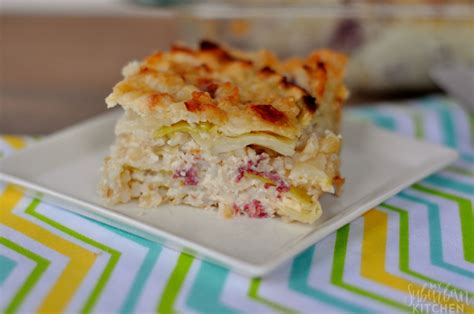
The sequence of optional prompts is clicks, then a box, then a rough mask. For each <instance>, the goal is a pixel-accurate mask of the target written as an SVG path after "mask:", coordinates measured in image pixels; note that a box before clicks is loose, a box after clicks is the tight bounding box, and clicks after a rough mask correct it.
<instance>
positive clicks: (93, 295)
mask: <svg viewBox="0 0 474 314" xmlns="http://www.w3.org/2000/svg"><path fill="white" fill-rule="evenodd" d="M39 202H40V200H39V199H38V198H35V199H33V202H32V203H31V204H30V206H28V208H26V210H25V213H27V214H29V215H31V216H32V217H35V218H36V219H38V220H40V221H42V222H44V223H45V224H48V225H50V226H51V227H53V228H55V229H57V230H59V231H61V232H63V233H65V234H67V235H69V236H71V237H73V238H75V239H77V240H79V241H82V242H84V243H87V244H89V245H91V246H93V247H96V248H97V249H99V250H102V251H104V252H107V253H109V254H110V259H109V261H108V262H107V265H106V266H105V269H104V271H103V272H102V274H101V275H100V277H99V279H98V280H97V283H96V285H95V287H94V289H92V291H91V292H90V295H89V297H88V298H87V301H86V303H85V304H84V307H83V309H82V311H83V312H86V313H87V312H90V311H91V309H92V308H93V306H94V305H95V303H96V302H97V300H98V298H99V296H100V295H101V293H102V292H103V290H104V287H105V285H106V284H107V281H108V280H109V278H110V276H111V274H112V271H113V270H114V268H115V266H116V265H117V262H118V260H119V259H120V256H121V254H122V253H120V252H119V251H117V250H115V249H113V248H111V247H109V246H106V245H104V244H102V243H99V242H97V241H95V240H92V239H91V238H89V237H86V236H84V235H83V234H80V233H79V232H77V231H74V230H72V229H70V228H68V227H66V226H64V225H62V224H60V223H58V222H57V221H54V220H52V219H50V218H49V217H46V216H44V215H42V214H41V213H39V212H37V211H36V207H37V205H38V204H39Z"/></svg>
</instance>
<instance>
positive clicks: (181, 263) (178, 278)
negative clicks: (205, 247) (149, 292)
mask: <svg viewBox="0 0 474 314" xmlns="http://www.w3.org/2000/svg"><path fill="white" fill-rule="evenodd" d="M193 261H194V257H193V256H191V255H188V254H186V253H181V254H180V255H179V258H178V261H177V262H176V265H175V267H174V269H173V272H172V273H171V275H170V277H169V279H168V282H167V283H166V287H165V289H164V291H163V293H162V295H161V302H160V303H159V304H158V307H157V308H156V311H157V312H158V313H176V311H175V310H174V303H175V302H176V298H177V297H178V295H179V292H180V290H181V287H182V285H183V282H184V280H185V279H186V276H187V275H188V272H189V269H190V268H191V265H192V263H193Z"/></svg>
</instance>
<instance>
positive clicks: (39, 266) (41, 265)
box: [0, 237, 51, 313]
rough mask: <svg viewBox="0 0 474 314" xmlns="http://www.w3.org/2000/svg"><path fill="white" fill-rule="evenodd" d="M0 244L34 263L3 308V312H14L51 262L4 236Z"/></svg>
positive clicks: (0, 239) (0, 238)
mask: <svg viewBox="0 0 474 314" xmlns="http://www.w3.org/2000/svg"><path fill="white" fill-rule="evenodd" d="M0 244H1V245H3V246H5V247H7V248H9V249H10V250H13V251H15V252H17V253H18V254H21V255H23V256H25V257H26V258H28V259H31V260H33V261H34V262H35V263H36V266H35V268H33V271H32V272H31V273H30V274H29V275H28V277H27V278H26V280H25V281H24V282H23V284H22V285H21V287H20V289H19V290H18V291H17V293H16V294H15V296H14V297H13V298H12V300H11V301H10V303H9V304H8V305H7V307H6V308H5V309H4V311H5V313H15V312H16V310H17V309H18V307H19V306H20V305H21V303H23V300H24V299H25V298H26V296H27V295H28V293H29V292H30V290H31V289H33V288H34V286H35V285H36V283H37V282H38V280H39V279H40V278H41V277H42V276H43V273H44V272H45V271H46V270H47V269H48V267H49V265H50V264H51V262H50V261H48V260H47V259H45V258H43V257H41V256H39V255H38V254H36V253H33V252H31V251H30V250H28V249H26V248H24V247H22V246H20V245H18V244H16V243H15V242H13V241H10V240H9V239H7V238H5V237H0Z"/></svg>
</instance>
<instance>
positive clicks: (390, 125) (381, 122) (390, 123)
mask: <svg viewBox="0 0 474 314" xmlns="http://www.w3.org/2000/svg"><path fill="white" fill-rule="evenodd" d="M351 112H352V113H353V114H355V115H356V116H360V117H364V118H368V119H369V120H371V121H372V122H373V123H375V124H376V125H377V126H379V127H381V128H384V129H387V130H395V129H396V121H395V119H394V117H392V116H390V115H388V114H384V113H381V112H378V111H377V110H376V109H375V108H363V109H355V110H352V111H351Z"/></svg>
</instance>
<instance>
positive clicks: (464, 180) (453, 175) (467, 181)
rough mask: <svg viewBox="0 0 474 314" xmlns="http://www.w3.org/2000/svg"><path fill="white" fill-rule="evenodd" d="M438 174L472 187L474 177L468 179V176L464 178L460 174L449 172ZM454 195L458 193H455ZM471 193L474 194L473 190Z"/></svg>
mask: <svg viewBox="0 0 474 314" xmlns="http://www.w3.org/2000/svg"><path fill="white" fill-rule="evenodd" d="M439 174H441V175H442V176H443V177H445V178H449V179H452V180H455V181H457V182H461V183H465V184H471V185H474V177H468V176H464V175H462V174H458V173H454V172H450V171H440V172H439ZM456 193H459V192H456ZM473 193H474V190H473Z"/></svg>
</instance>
